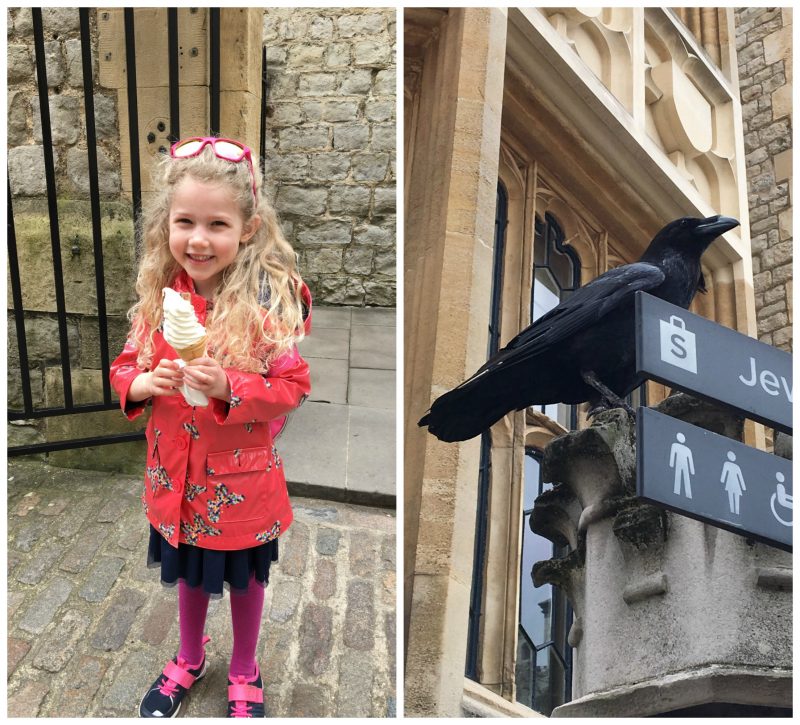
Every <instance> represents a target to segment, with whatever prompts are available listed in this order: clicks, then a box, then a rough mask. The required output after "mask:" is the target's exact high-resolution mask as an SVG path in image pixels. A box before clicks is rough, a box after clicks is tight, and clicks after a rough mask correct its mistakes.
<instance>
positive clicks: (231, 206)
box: [169, 177, 260, 298]
mask: <svg viewBox="0 0 800 725" xmlns="http://www.w3.org/2000/svg"><path fill="white" fill-rule="evenodd" d="M259 222H260V220H259V218H258V217H254V218H253V220H251V221H250V223H249V224H247V223H245V220H244V219H243V217H242V214H241V212H240V211H239V206H238V204H237V203H236V200H235V198H234V197H233V195H232V194H231V193H230V191H228V190H227V189H226V188H224V187H222V186H219V185H217V184H208V183H204V182H201V181H197V180H195V179H193V178H191V177H187V178H185V179H184V180H183V181H181V182H180V183H179V184H178V186H177V187H176V188H175V192H174V194H173V197H172V206H171V207H170V211H169V249H170V252H172V256H173V257H174V258H175V261H176V262H178V264H180V265H181V267H183V269H184V270H186V273H187V274H188V275H189V276H190V277H191V278H192V280H193V281H194V283H195V289H196V290H197V292H198V294H201V295H203V297H206V298H208V297H211V295H212V294H213V292H214V289H215V288H216V286H217V283H218V282H219V280H220V277H221V276H222V273H223V271H224V270H225V269H226V268H227V267H228V266H229V265H230V264H231V263H232V262H233V261H234V260H235V259H236V254H237V253H238V251H239V245H240V244H241V243H244V242H247V241H248V240H249V239H250V238H251V237H252V236H253V234H254V233H255V231H256V229H257V228H258V223H259Z"/></svg>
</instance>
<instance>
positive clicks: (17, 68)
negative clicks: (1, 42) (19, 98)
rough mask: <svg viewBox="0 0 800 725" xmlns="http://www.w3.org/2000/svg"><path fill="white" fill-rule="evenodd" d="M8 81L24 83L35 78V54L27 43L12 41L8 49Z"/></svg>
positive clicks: (10, 82)
mask: <svg viewBox="0 0 800 725" xmlns="http://www.w3.org/2000/svg"><path fill="white" fill-rule="evenodd" d="M6 52H7V55H6V58H7V62H8V83H9V85H11V84H12V83H24V82H26V81H28V80H30V79H32V78H33V56H32V55H31V52H30V51H29V50H28V46H27V45H20V44H16V43H10V44H9V45H8V48H7V49H6Z"/></svg>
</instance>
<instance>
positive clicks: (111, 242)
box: [7, 8, 396, 470]
mask: <svg viewBox="0 0 800 725" xmlns="http://www.w3.org/2000/svg"><path fill="white" fill-rule="evenodd" d="M210 12H211V10H210V9H209V8H181V9H179V10H178V11H177V28H178V30H177V33H178V45H179V64H178V65H179V68H178V83H179V104H178V106H179V111H180V135H181V136H183V137H186V136H189V135H207V134H208V129H209V123H210V121H209V118H210V100H209V96H210V93H209V89H210V84H211V78H210V60H209V58H210V40H209V27H210ZM219 14H220V45H221V48H222V53H223V55H224V60H225V62H223V63H221V64H220V65H221V68H220V78H219V83H220V96H219V98H220V133H221V135H226V136H231V137H234V138H240V139H242V140H243V141H245V142H246V143H247V144H248V145H249V146H250V147H251V148H252V149H253V150H255V151H256V152H258V149H259V146H260V142H261V131H260V123H261V115H262V109H263V110H264V111H265V116H266V117H265V127H266V140H265V148H266V153H265V156H266V163H265V179H266V184H267V188H268V190H269V192H270V193H271V194H272V196H273V199H274V203H275V206H276V208H277V210H278V213H279V216H280V217H281V219H282V223H283V225H284V229H285V232H286V234H287V238H288V239H289V241H290V242H291V243H292V244H293V245H294V247H295V250H296V251H297V252H298V255H299V260H300V271H301V274H303V276H304V278H305V279H307V281H308V283H309V286H310V287H311V290H312V294H313V296H314V299H315V301H316V302H317V303H318V304H334V305H337V304H344V305H351V306H359V307H360V306H390V307H391V306H394V304H395V224H396V221H395V206H394V198H395V191H394V174H395V166H394V157H395V154H394V152H395V149H394V145H395V144H394V141H395V131H394V128H395V111H394V108H395V83H396V81H395V67H396V61H395V40H394V36H395V11H394V9H383V8H370V9H359V8H324V9H319V10H314V9H308V8H303V9H290V8H284V9H264V8H240V9H236V8H232V9H227V8H226V9H222V10H220V11H219ZM133 19H134V21H135V34H134V40H135V47H136V53H135V60H136V71H137V73H136V80H137V99H136V100H137V105H138V109H137V110H138V113H137V122H138V130H139V133H138V138H137V142H138V149H139V153H138V166H139V168H140V170H141V174H140V176H141V198H142V200H143V201H144V202H145V203H146V202H147V199H148V197H149V196H150V194H151V180H150V170H151V168H152V164H153V160H154V159H155V158H156V157H157V156H158V154H159V153H160V152H162V151H163V150H164V149H166V148H168V146H169V142H170V139H169V138H168V135H169V133H170V120H171V119H170V115H171V114H170V99H169V63H168V33H167V27H168V21H167V11H166V9H165V8H137V9H136V10H135V11H134V12H133ZM7 21H8V45H7V48H8V138H7V142H8V171H9V183H10V189H11V197H12V209H13V222H14V228H15V235H16V241H17V252H18V256H19V267H20V274H21V287H22V300H23V308H24V310H25V327H26V333H27V337H28V339H27V361H25V362H24V363H22V364H21V363H20V359H19V352H18V349H17V338H16V334H15V326H14V317H13V313H12V312H11V310H12V308H13V304H12V299H11V296H12V295H11V285H9V300H8V309H9V320H10V324H9V359H8V360H9V364H8V370H9V377H8V381H9V407H10V408H12V409H17V410H19V409H21V408H22V390H21V386H20V374H19V371H20V370H21V365H25V366H26V367H27V368H28V369H29V371H30V375H31V387H32V391H31V392H32V399H33V400H32V402H33V405H34V407H35V408H43V407H57V406H59V405H61V404H62V400H63V390H62V388H63V385H62V382H61V378H62V376H61V370H62V361H61V354H62V353H61V348H60V344H59V331H58V324H57V316H56V314H55V313H56V309H57V305H56V301H55V297H54V295H53V282H52V280H53V271H52V265H53V261H52V253H51V232H52V230H51V224H50V215H49V212H48V200H47V183H46V175H45V164H44V155H43V136H42V128H41V126H42V123H41V109H40V108H39V94H38V88H37V74H36V63H35V49H34V32H33V21H32V14H31V10H30V9H29V8H10V9H9V10H7ZM89 23H90V39H91V43H90V45H91V50H90V53H91V60H92V66H93V68H92V88H93V94H92V97H93V101H94V125H95V130H96V144H95V146H96V150H97V164H98V174H97V181H98V187H99V188H98V191H99V207H100V229H101V236H102V245H103V256H104V260H103V261H104V267H105V270H104V272H105V275H104V276H105V282H106V317H107V321H108V334H109V343H108V350H109V352H110V356H111V359H113V357H114V355H115V354H116V351H118V350H120V349H121V348H122V344H123V341H124V338H125V335H126V333H127V329H128V322H127V320H126V317H125V315H126V312H127V310H128V309H129V308H130V306H131V304H132V303H133V301H134V298H133V294H134V288H133V285H134V280H135V275H136V248H135V247H136V245H135V237H136V235H135V232H134V218H133V217H134V215H133V207H132V203H131V201H132V199H133V198H134V196H133V194H134V188H133V187H134V183H133V176H134V175H133V174H132V167H135V166H136V164H132V159H131V154H132V151H131V144H130V131H129V123H130V122H129V114H128V87H127V86H128V75H127V73H128V71H127V62H126V39H125V19H124V11H123V9H122V8H108V9H102V8H101V9H98V10H92V11H91V12H90V13H89ZM42 26H43V31H44V61H45V67H46V77H47V87H48V91H47V93H48V100H49V103H48V109H47V110H49V116H50V125H49V131H50V134H49V135H50V138H51V148H52V151H53V164H54V172H55V175H54V180H53V181H54V187H55V196H56V198H57V214H58V224H57V231H58V233H59V236H60V244H61V257H62V264H63V269H64V286H65V310H66V313H67V314H66V332H67V340H68V344H69V350H70V353H69V354H70V363H71V378H72V385H73V388H74V392H75V402H76V403H77V404H88V403H92V402H96V401H97V399H98V397H97V396H98V395H102V392H101V391H102V384H101V356H100V352H99V348H100V342H99V339H98V307H97V294H96V291H95V271H94V264H93V262H94V254H93V230H92V224H91V223H90V220H91V218H92V212H91V203H90V199H89V192H90V184H89V171H88V169H89V167H88V154H87V123H86V118H85V109H84V105H85V99H84V74H83V63H82V50H81V34H80V28H79V14H78V11H77V10H76V9H74V8H72V9H70V8H44V9H43V11H42ZM264 49H266V83H264V82H263V80H264V79H263V78H262V71H263V68H262V51H263V50H264ZM43 280H44V281H45V282H44V284H42V283H41V282H42V281H43ZM9 428H10V433H9V438H10V441H11V444H12V445H20V444H35V443H41V442H44V441H52V440H59V439H66V438H71V437H88V436H91V435H95V434H101V433H106V432H116V431H123V430H127V429H128V426H127V425H126V424H125V422H124V421H123V420H122V419H120V418H119V415H118V414H117V413H113V412H111V413H91V414H81V415H80V416H56V417H51V418H46V419H39V420H37V421H31V420H23V421H14V423H13V425H11V426H9ZM136 448H137V446H136V445H131V444H120V445H116V444H115V445H111V446H106V447H105V449H104V450H101V449H99V448H97V449H94V450H93V451H88V452H87V449H82V450H81V451H78V452H76V451H61V452H56V453H52V454H50V460H51V462H53V463H56V464H61V465H90V466H95V467H102V466H105V465H108V466H111V467H113V468H119V467H120V466H122V467H123V468H124V467H125V466H128V465H130V467H131V470H133V469H135V468H138V465H139V464H138V462H139V461H140V460H141V456H140V453H139V451H138V450H136Z"/></svg>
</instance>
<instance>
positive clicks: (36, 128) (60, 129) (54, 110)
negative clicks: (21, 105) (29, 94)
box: [31, 96, 81, 145]
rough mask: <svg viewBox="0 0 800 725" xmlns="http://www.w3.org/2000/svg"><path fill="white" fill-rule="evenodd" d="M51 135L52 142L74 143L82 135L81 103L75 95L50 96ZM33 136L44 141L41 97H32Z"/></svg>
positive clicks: (35, 139)
mask: <svg viewBox="0 0 800 725" xmlns="http://www.w3.org/2000/svg"><path fill="white" fill-rule="evenodd" d="M49 106H50V109H49V111H50V135H51V140H52V143H54V144H66V145H72V144H74V143H75V142H77V140H78V139H79V138H80V135H81V114H80V110H81V109H80V103H79V101H78V99H77V98H76V97H75V96H50V99H49ZM31 111H32V117H33V138H34V141H36V143H39V144H40V143H42V116H41V110H40V106H39V98H38V97H34V98H32V99H31Z"/></svg>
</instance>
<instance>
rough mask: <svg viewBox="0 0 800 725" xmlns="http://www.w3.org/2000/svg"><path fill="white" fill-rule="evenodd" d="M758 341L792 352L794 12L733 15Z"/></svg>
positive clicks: (777, 10) (740, 11)
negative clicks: (742, 123) (734, 16)
mask: <svg viewBox="0 0 800 725" xmlns="http://www.w3.org/2000/svg"><path fill="white" fill-rule="evenodd" d="M736 48H737V50H738V61H739V84H740V92H741V100H742V116H743V121H744V134H745V135H744V145H745V153H746V164H747V180H748V201H749V207H750V236H751V239H752V249H753V283H754V287H755V298H756V313H757V317H758V336H759V339H760V340H761V341H762V342H766V343H768V344H770V345H774V346H776V347H780V348H782V349H784V350H787V351H789V352H791V350H792V238H793V237H792V200H791V180H792V9H791V8H764V7H761V8H741V9H738V10H736Z"/></svg>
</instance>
